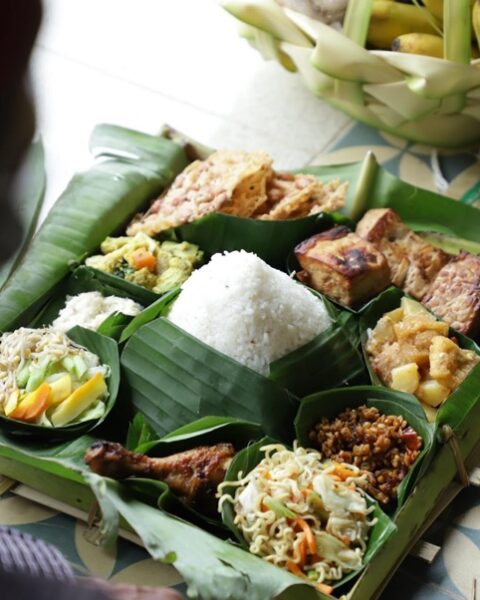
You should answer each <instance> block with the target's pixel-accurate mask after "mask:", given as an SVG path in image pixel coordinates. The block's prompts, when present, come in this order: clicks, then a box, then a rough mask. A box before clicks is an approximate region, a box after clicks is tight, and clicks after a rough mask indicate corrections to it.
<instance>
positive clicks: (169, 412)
mask: <svg viewBox="0 0 480 600" xmlns="http://www.w3.org/2000/svg"><path fill="white" fill-rule="evenodd" d="M121 364H122V368H123V373H124V376H125V380H126V382H127V383H128V385H129V387H130V390H131V401H132V403H133V406H134V408H135V410H137V411H139V412H141V413H143V414H144V416H145V418H146V419H147V421H148V423H149V425H150V426H151V427H152V429H153V430H154V431H155V432H156V434H157V435H159V436H164V435H166V434H167V433H169V432H170V431H172V430H175V429H177V428H178V427H181V426H183V425H186V424H188V423H190V422H192V421H194V420H196V419H199V418H201V417H204V416H209V415H217V416H229V417H235V418H237V419H242V420H245V421H251V422H253V423H259V424H260V425H261V426H262V428H263V430H264V431H265V432H267V433H270V434H272V435H273V434H275V436H276V437H278V438H280V439H291V436H292V433H293V419H294V416H295V413H296V410H297V405H298V398H296V397H295V396H294V395H293V394H291V393H290V392H288V391H287V390H286V389H285V388H283V387H282V386H280V385H278V384H277V383H276V382H274V381H272V380H271V379H268V378H266V377H263V376H262V375H259V374H258V373H256V372H255V371H252V370H251V369H249V368H248V367H245V366H243V365H241V364H240V363H238V362H237V361H235V360H233V359H231V358H229V357H228V356H226V355H224V354H221V353H220V352H217V351H216V350H214V349H213V348H211V347H209V346H207V345H206V344H203V343H202V342H201V341H199V340H197V339H196V338H194V337H193V336H191V335H189V334H188V333H186V332H185V331H183V330H182V329H180V328H178V327H176V326H175V325H174V324H173V323H171V322H170V321H168V320H167V319H165V318H164V317H160V318H158V319H156V320H154V321H151V322H150V323H147V324H146V325H144V326H142V327H141V328H140V329H139V330H138V331H137V332H136V333H134V334H133V335H132V336H131V337H130V338H129V339H128V341H127V343H126V344H125V347H124V350H123V352H122V355H121Z"/></svg>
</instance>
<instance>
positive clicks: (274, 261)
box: [175, 170, 346, 269]
mask: <svg viewBox="0 0 480 600" xmlns="http://www.w3.org/2000/svg"><path fill="white" fill-rule="evenodd" d="M328 172H329V173H330V170H329V171H328ZM322 175H323V177H322ZM318 177H319V178H324V177H325V176H324V174H323V173H319V174H318ZM327 178H331V177H327ZM345 220H346V219H345V217H343V216H342V215H340V214H339V213H319V214H318V215H313V216H311V217H304V218H300V219H288V220H279V221H264V220H262V219H244V218H240V217H234V216H231V215H226V214H223V213H213V214H209V215H206V216H205V217H202V218H201V219H197V220H196V221H194V222H193V223H187V224H186V225H182V226H181V227H178V228H176V229H175V233H176V236H177V238H178V239H179V240H182V241H187V242H190V243H193V244H197V245H198V246H200V248H202V250H204V251H205V252H206V253H207V254H215V253H216V252H224V251H229V252H231V251H232V250H246V251H248V252H253V253H255V254H257V256H259V257H260V258H261V259H263V260H264V261H265V262H267V263H268V264H269V265H271V266H273V267H277V268H279V269H284V268H285V260H286V257H287V256H288V254H289V253H290V251H291V250H292V248H293V247H294V246H295V245H296V244H298V243H299V242H301V241H302V240H304V239H306V238H308V237H309V236H311V235H313V234H314V233H318V232H320V231H324V230H326V229H330V228H331V227H333V226H334V225H335V224H337V223H343V222H344V221H345Z"/></svg>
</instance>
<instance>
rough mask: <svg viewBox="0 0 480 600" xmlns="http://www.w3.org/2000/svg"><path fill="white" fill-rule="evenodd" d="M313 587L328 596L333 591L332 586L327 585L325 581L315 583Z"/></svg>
mask: <svg viewBox="0 0 480 600" xmlns="http://www.w3.org/2000/svg"><path fill="white" fill-rule="evenodd" d="M315 587H316V588H317V590H318V591H319V592H321V593H322V594H325V595H326V596H330V595H331V594H332V592H333V587H332V586H331V585H327V584H326V583H316V584H315Z"/></svg>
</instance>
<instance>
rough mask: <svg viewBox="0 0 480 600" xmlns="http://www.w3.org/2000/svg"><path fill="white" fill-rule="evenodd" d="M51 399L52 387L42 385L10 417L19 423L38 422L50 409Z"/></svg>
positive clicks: (45, 384) (46, 384) (26, 397)
mask: <svg viewBox="0 0 480 600" xmlns="http://www.w3.org/2000/svg"><path fill="white" fill-rule="evenodd" d="M49 399H50V386H49V385H48V383H42V384H41V385H40V386H39V387H38V388H37V389H36V390H35V391H33V392H30V393H29V394H27V395H26V396H25V398H24V399H23V400H22V401H21V402H20V404H19V405H18V406H17V407H16V408H15V410H14V411H13V412H11V413H10V415H9V417H10V418H11V419H17V420H19V421H28V422H33V421H36V420H37V419H38V417H39V416H40V415H41V414H42V412H43V411H44V410H45V409H46V408H47V407H48V404H49Z"/></svg>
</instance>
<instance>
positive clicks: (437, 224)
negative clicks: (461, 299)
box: [0, 125, 480, 600]
mask: <svg viewBox="0 0 480 600" xmlns="http://www.w3.org/2000/svg"><path fill="white" fill-rule="evenodd" d="M190 146H191V144H190ZM91 148H92V151H93V154H94V155H95V156H96V157H97V159H98V160H97V161H95V163H94V165H93V166H92V167H91V169H90V170H88V171H86V172H84V173H81V174H79V175H76V176H74V178H73V179H72V181H71V182H70V184H69V185H68V187H67V189H66V190H65V192H64V193H63V194H62V196H61V197H60V199H59V200H58V202H57V204H56V205H55V206H54V207H53V209H52V210H51V212H50V214H49V215H48V216H47V218H46V220H45V222H44V224H43V225H42V227H41V228H40V230H39V231H38V233H37V234H36V235H35V236H34V237H33V238H32V240H31V242H30V243H29V244H26V245H25V247H24V248H23V250H22V253H21V254H22V256H21V257H19V259H18V260H17V261H16V262H15V265H13V267H12V268H11V269H10V270H9V271H8V272H6V273H5V274H4V280H3V281H2V282H0V283H2V284H3V285H2V287H1V289H0V330H2V331H10V330H12V329H14V328H16V327H20V326H26V325H31V324H32V323H35V321H36V320H37V321H38V320H39V319H40V320H39V321H38V322H41V320H42V319H47V317H48V315H53V314H54V313H55V310H56V307H57V306H58V302H61V301H62V298H64V295H65V289H66V287H65V286H67V288H68V285H70V283H69V281H70V279H69V278H70V277H71V276H72V270H73V272H75V269H76V267H77V266H78V265H79V264H81V263H82V262H83V260H84V258H85V256H87V255H88V254H91V253H93V252H95V250H96V249H97V248H98V245H99V244H100V243H101V241H102V240H103V238H104V237H106V236H107V235H115V234H118V233H121V232H122V231H123V230H124V227H125V225H126V223H127V222H128V221H129V220H130V219H131V217H132V216H133V215H134V214H135V213H137V212H138V211H140V210H143V209H144V208H145V207H146V206H148V203H149V202H150V201H151V200H152V199H153V198H155V197H156V196H157V195H158V194H159V193H160V192H161V191H162V190H163V189H165V187H166V186H167V185H169V183H170V182H171V181H172V180H173V178H174V177H175V176H176V175H177V174H178V173H180V172H181V171H182V170H183V169H184V168H185V166H186V165H187V164H188V163H189V160H191V158H190V157H189V155H188V154H187V152H186V149H185V145H183V144H182V143H179V142H178V140H177V141H172V140H170V139H167V138H162V137H155V136H149V135H146V134H142V133H139V132H134V131H130V130H126V129H122V128H120V127H115V126H111V125H100V126H98V127H97V128H96V129H95V131H94V133H93V135H92V138H91ZM203 152H207V153H208V150H206V149H205V148H203ZM40 155H41V153H38V152H37V158H38V156H40ZM301 172H305V173H311V174H313V175H315V176H316V177H318V178H319V179H321V180H324V181H329V180H331V179H336V178H339V179H341V180H344V181H348V183H349V191H348V195H347V197H346V203H345V207H344V209H343V214H342V215H324V216H319V217H316V218H314V219H310V220H308V219H307V220H298V221H297V222H295V220H292V222H291V223H289V222H288V221H284V222H282V223H281V224H280V223H275V222H273V223H267V224H266V227H268V230H267V229H264V228H263V227H262V228H259V226H258V225H257V224H254V226H251V225H252V223H251V222H249V220H248V219H235V218H229V219H223V218H218V216H217V218H213V217H212V218H209V219H204V220H202V219H201V220H199V221H197V222H194V223H191V224H189V226H188V228H185V229H183V230H181V228H179V230H178V231H175V232H174V233H175V235H176V236H177V239H185V240H186V241H195V240H197V241H198V240H200V239H202V240H204V241H205V243H209V244H210V246H209V248H208V250H207V253H208V254H212V253H214V252H217V251H222V250H226V249H228V250H232V249H239V248H243V247H248V248H249V249H250V250H253V251H257V252H258V253H259V255H260V256H263V258H264V259H265V260H266V261H267V262H269V261H270V263H271V264H272V265H274V266H276V267H277V268H281V269H283V270H285V271H286V270H287V258H288V256H289V255H290V253H291V251H292V249H293V247H294V246H295V244H297V243H298V242H300V241H302V239H304V238H306V237H308V236H310V235H312V234H314V233H317V232H320V231H324V230H325V229H328V228H329V227H332V226H333V225H334V224H335V223H337V222H339V220H343V221H345V222H352V223H353V222H355V221H357V220H358V219H359V218H360V217H361V216H362V215H363V214H364V213H365V211H367V210H368V209H370V208H379V207H391V208H393V209H394V210H395V211H396V212H397V213H398V214H399V215H400V217H401V219H402V220H403V222H404V223H405V224H406V225H407V226H409V227H410V228H412V229H413V230H414V231H416V232H418V233H420V234H421V235H425V236H430V237H432V236H433V237H435V239H436V240H440V242H441V243H444V244H448V248H449V250H450V251H451V252H453V251H455V250H460V249H461V248H464V247H466V246H468V247H469V249H470V250H471V251H472V252H476V253H478V254H480V234H479V232H480V211H478V210H477V209H475V208H473V207H472V206H469V205H466V204H460V203H456V202H454V201H452V200H450V199H448V198H446V197H443V196H439V195H437V194H435V193H432V192H428V191H425V190H422V189H420V188H415V187H413V186H411V185H409V184H406V183H404V182H402V181H400V180H398V179H397V178H395V177H394V176H392V175H391V174H389V173H388V172H387V171H385V170H384V169H383V168H381V167H380V166H379V165H378V164H377V162H376V160H375V157H374V156H373V155H371V154H368V155H367V156H366V157H365V159H364V161H362V162H361V163H355V164H349V165H338V166H333V167H332V166H324V167H307V168H304V169H301ZM37 175H38V171H37ZM42 181H43V180H42V177H34V178H33V181H32V185H33V183H34V182H36V188H35V185H33V187H34V188H35V189H37V193H32V194H31V202H32V203H33V205H34V206H37V205H38V202H39V192H38V189H39V188H40V187H41V185H42ZM27 212H28V211H27ZM34 213H35V211H30V213H29V214H30V215H34ZM83 213H85V215H86V216H85V219H83V220H81V222H80V224H79V218H78V215H79V214H83ZM26 214H27V213H26ZM277 226H278V227H279V229H277ZM209 232H210V233H212V232H214V233H215V235H213V234H212V235H210V233H209ZM265 236H268V237H267V238H266V237H265ZM192 238H195V240H193V239H192ZM265 239H268V240H269V244H267V245H266V244H265ZM225 240H227V241H225ZM440 242H439V243H440ZM97 283H98V282H96V283H95V285H97ZM104 283H105V282H102V285H101V286H100V287H99V288H97V287H95V288H94V289H103V285H104ZM107 289H108V290H110V287H109V286H107ZM177 294H178V290H172V292H170V293H169V294H167V295H166V296H164V297H162V298H159V299H158V300H156V301H155V302H153V303H152V304H150V305H149V306H147V307H146V308H145V310H144V311H142V312H141V313H140V314H139V315H137V316H136V317H135V318H134V319H132V320H130V321H129V322H122V323H118V324H112V323H110V325H109V331H105V332H104V333H106V334H107V335H109V332H110V333H112V332H113V333H112V334H111V335H110V337H109V338H105V339H107V341H108V345H109V346H111V345H112V344H113V345H115V352H118V353H119V354H120V366H121V377H120V382H119V390H118V396H117V401H116V403H115V407H114V408H113V409H112V412H111V413H109V414H108V416H107V417H106V419H105V420H104V422H103V423H101V424H99V426H98V429H95V430H94V432H93V433H92V432H91V431H88V432H87V431H79V432H78V437H75V438H73V439H70V438H69V440H68V441H63V442H60V441H58V440H54V439H52V440H49V439H48V438H42V439H41V440H39V439H38V438H36V437H35V436H33V435H32V436H28V435H24V436H22V437H18V436H16V437H12V436H11V435H10V434H9V432H8V431H7V430H5V429H2V428H0V473H1V474H4V475H7V476H10V477H12V478H14V479H16V480H18V481H22V482H23V483H26V484H28V485H30V486H32V487H34V488H36V489H38V490H40V491H42V492H43V493H44V494H47V495H48V496H51V497H52V498H56V499H58V500H62V501H63V502H66V503H67V504H69V505H71V506H74V507H75V509H76V510H78V508H81V509H82V510H84V511H85V512H86V513H88V512H89V510H90V509H91V506H92V502H94V501H96V502H98V505H99V506H100V508H101V512H102V524H101V526H100V529H99V536H100V538H101V539H102V541H104V542H105V543H109V542H111V541H112V540H114V539H115V537H116V535H117V533H118V529H119V526H121V527H123V528H128V529H129V530H130V531H133V532H134V533H136V535H137V536H138V537H139V538H140V540H141V542H142V543H143V545H144V546H145V548H146V549H147V550H148V552H149V553H150V554H151V556H152V557H153V558H154V559H157V560H159V561H163V562H167V563H171V564H173V565H174V566H175V567H176V568H177V570H178V571H179V572H180V573H181V575H182V576H183V578H184V579H185V581H186V583H187V586H188V593H189V595H191V596H192V597H198V596H201V597H202V598H205V599H209V598H211V599H225V600H226V599H227V598H228V599H235V600H237V599H238V600H240V599H244V598H248V599H254V600H257V599H258V600H265V599H267V598H274V597H280V598H284V599H285V600H287V599H289V598H290V599H292V598H295V599H300V600H309V599H312V600H313V599H314V598H316V599H319V598H326V596H325V595H323V594H322V593H321V592H319V591H317V590H315V589H314V588H313V587H312V586H311V585H308V583H306V582H305V581H303V580H302V579H299V578H298V577H296V576H294V575H293V574H291V573H289V572H286V571H283V570H281V569H279V568H277V567H275V566H274V565H272V564H270V563H267V562H266V561H263V560H261V559H260V558H259V557H257V556H254V555H252V554H250V553H249V552H247V551H245V550H244V549H243V548H241V547H240V546H239V545H238V544H237V543H235V541H234V540H233V534H231V535H230V534H229V531H228V530H227V528H226V527H225V526H223V525H222V523H221V522H220V519H218V520H217V522H216V523H212V522H208V521H207V520H206V519H203V518H201V516H199V515H196V514H193V513H192V511H189V510H185V509H184V507H182V505H181V503H179V501H178V499H175V498H174V497H173V494H172V493H171V491H170V490H169V489H168V488H167V486H165V484H161V482H154V481H152V480H149V479H145V478H143V479H142V478H139V479H136V480H135V479H128V480H125V481H115V480H113V479H110V478H108V477H103V476H100V475H97V474H95V473H93V472H91V471H90V470H89V469H88V468H87V467H86V465H85V463H84V460H83V458H84V454H85V451H86V449H87V448H88V447H89V446H90V444H91V443H92V442H93V441H95V439H96V438H99V437H101V438H104V439H109V440H112V441H118V442H121V443H123V444H124V445H126V446H127V447H128V448H130V449H131V450H136V451H142V452H146V453H150V454H152V455H154V456H155V455H156V456H166V455H168V453H169V452H174V451H182V450H185V449H190V448H193V447H195V445H196V444H198V443H218V442H222V441H225V442H232V443H233V444H234V445H235V448H236V449H237V450H239V451H240V452H244V451H245V449H248V448H249V447H250V446H251V445H252V444H253V445H254V444H255V443H257V442H258V441H259V440H260V439H262V438H264V437H265V436H270V437H274V438H275V439H281V441H282V442H283V443H284V444H286V445H289V446H291V445H292V444H293V442H294V440H295V439H296V438H298V439H300V440H301V439H304V440H305V439H306V438H305V435H306V434H305V431H306V430H307V429H308V427H309V426H310V425H311V423H312V422H313V419H319V418H321V417H331V416H332V415H335V414H337V413H338V412H339V410H340V409H341V408H342V407H345V406H346V405H347V404H351V405H352V406H358V405H359V403H360V402H363V401H370V402H372V403H373V404H378V405H379V406H380V405H384V406H386V405H387V404H388V405H389V406H390V409H391V410H392V414H399V415H407V416H408V417H409V418H406V420H407V422H409V419H410V421H411V422H412V423H414V422H415V423H417V426H418V428H419V429H421V430H422V437H423V440H424V442H425V454H424V455H422V457H421V459H420V461H419V463H418V465H416V466H415V469H414V471H413V472H412V475H411V476H410V477H409V478H408V480H407V481H406V484H405V485H404V486H403V488H402V489H401V490H400V494H399V496H398V502H397V503H396V507H395V510H394V512H392V514H391V517H389V518H391V521H392V522H393V525H392V527H390V528H389V535H388V536H384V537H383V538H382V541H381V548H380V546H375V548H374V547H372V551H371V552H370V553H369V560H368V564H365V565H364V568H363V570H362V572H361V573H358V574H357V575H356V576H355V578H353V579H352V580H350V581H349V582H348V583H347V582H345V583H346V585H345V586H344V587H345V589H343V587H342V588H341V589H339V590H334V594H333V596H334V597H338V594H340V593H342V594H343V593H346V594H347V597H348V599H349V600H365V599H366V598H369V599H372V600H373V599H375V598H378V597H379V595H380V593H381V591H382V589H383V588H384V587H385V585H386V583H387V582H388V580H389V578H390V577H391V576H392V574H393V572H394V571H395V569H396V568H397V567H398V566H399V564H400V563H401V561H402V559H403V558H404V557H405V556H406V555H407V554H408V552H409V550H410V549H411V548H412V546H413V544H414V543H415V542H416V541H418V539H420V536H421V535H422V534H423V532H424V531H425V530H426V529H427V528H428V526H429V525H430V524H431V523H432V521H433V520H434V519H435V518H436V517H437V516H438V515H439V514H440V512H441V510H442V509H443V508H444V507H445V506H447V504H448V503H449V502H450V501H451V500H452V499H453V497H454V496H455V495H456V494H457V493H458V492H459V491H460V490H461V489H462V487H463V486H464V485H466V483H467V472H468V470H469V469H470V468H472V467H473V466H475V465H476V464H477V463H478V461H479V460H480V444H479V439H480V435H479V434H480V389H479V388H478V385H476V382H474V383H475V384H474V385H468V386H466V388H465V389H462V390H460V391H459V394H458V399H459V402H451V403H450V404H449V406H448V414H447V412H445V414H442V415H441V416H442V418H439V419H438V420H437V421H436V422H435V423H433V424H431V425H429V424H427V423H426V421H425V419H424V415H423V413H422V412H421V409H420V407H419V406H417V404H416V401H415V398H414V397H413V396H411V397H409V396H405V395H404V394H398V393H394V392H392V391H390V390H386V389H385V388H381V387H373V386H367V387H366V386H365V384H368V370H367V366H368V365H367V364H366V363H365V360H364V358H363V357H362V353H361V341H362V335H363V329H362V326H361V325H362V321H361V320H362V314H364V313H362V312H360V313H358V312H352V311H347V310H345V309H344V308H342V307H341V306H334V305H332V304H331V303H329V302H328V300H327V301H325V303H326V305H327V306H329V311H331V312H330V314H331V315H332V319H333V321H334V324H335V326H334V327H333V328H332V329H331V332H330V333H331V334H332V335H331V336H330V334H328V335H326V336H323V337H322V336H320V337H319V338H318V339H316V340H314V343H313V344H311V345H309V344H307V345H306V346H305V347H303V348H300V351H298V352H297V351H295V352H293V353H292V354H291V355H287V357H285V360H283V359H280V360H279V361H277V362H276V363H272V365H271V372H270V376H269V377H264V376H260V375H259V374H258V373H255V372H253V371H250V370H249V369H247V368H246V367H243V366H242V365H240V364H239V363H236V362H235V361H233V360H232V359H230V358H228V357H226V356H225V355H222V354H221V353H219V352H216V351H213V349H211V348H209V347H208V346H206V345H204V344H202V343H200V342H199V341H198V340H195V339H194V338H192V337H191V336H189V335H187V334H186V333H185V332H183V331H182V330H180V329H179V328H177V327H175V326H174V325H173V324H172V323H171V322H170V321H168V308H169V306H170V305H171V304H172V303H173V302H175V298H176V297H177ZM396 298H397V297H396ZM397 300H398V298H397ZM373 302H374V304H372V305H371V306H373V307H375V306H377V307H378V302H383V300H382V299H381V298H380V300H378V297H377V298H376V299H375V300H374V301H373ZM375 302H376V303H377V304H375ZM382 306H383V304H382ZM367 308H368V307H366V310H367ZM372 310H373V309H372ZM47 320H48V319H47ZM113 326H114V327H113ZM472 343H473V342H472ZM115 352H114V353H115ZM330 366H331V367H332V368H329V367H330ZM333 367H334V368H333ZM477 375H478V373H477ZM477 379H478V377H475V381H476V380H477ZM373 383H377V384H378V382H375V381H374V382H373ZM354 386H361V387H354ZM334 388H335V389H334ZM129 423H132V425H131V426H130V428H129ZM127 430H128V433H127ZM304 443H306V442H305V441H304ZM246 452H247V454H248V450H246Z"/></svg>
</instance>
